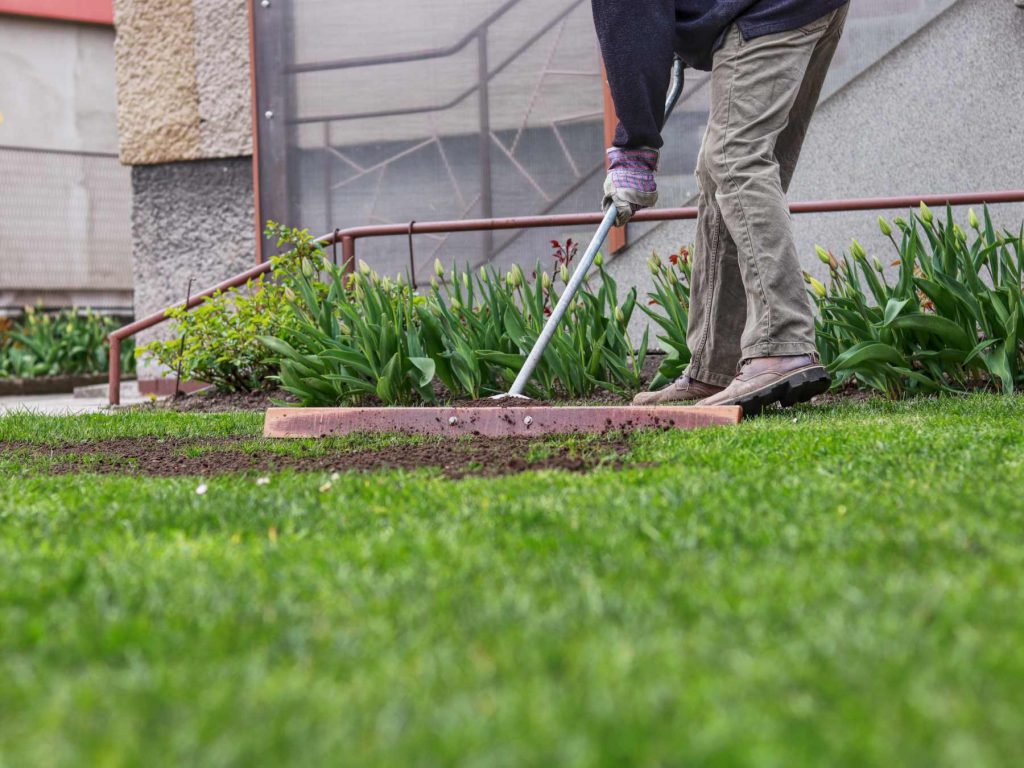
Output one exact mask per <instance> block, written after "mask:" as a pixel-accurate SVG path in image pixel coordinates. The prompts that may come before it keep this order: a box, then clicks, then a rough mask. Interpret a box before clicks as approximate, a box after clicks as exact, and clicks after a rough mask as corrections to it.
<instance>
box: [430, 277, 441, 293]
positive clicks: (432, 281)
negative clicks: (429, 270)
mask: <svg viewBox="0 0 1024 768" xmlns="http://www.w3.org/2000/svg"><path fill="white" fill-rule="evenodd" d="M438 285H439V283H438V282H437V278H436V277H432V278H430V287H431V288H433V289H434V290H435V291H436V290H437V287H438Z"/></svg>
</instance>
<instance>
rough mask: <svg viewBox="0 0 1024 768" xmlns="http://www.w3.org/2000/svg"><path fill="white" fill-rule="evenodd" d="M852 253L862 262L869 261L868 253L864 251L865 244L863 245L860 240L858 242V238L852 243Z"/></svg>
mask: <svg viewBox="0 0 1024 768" xmlns="http://www.w3.org/2000/svg"><path fill="white" fill-rule="evenodd" d="M850 254H851V255H852V256H853V258H855V259H856V260H857V261H861V262H863V261H867V258H868V255H867V253H866V252H865V251H864V246H863V245H861V244H860V242H858V241H857V240H854V241H853V242H852V243H851V244H850Z"/></svg>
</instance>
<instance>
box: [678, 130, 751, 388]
mask: <svg viewBox="0 0 1024 768" xmlns="http://www.w3.org/2000/svg"><path fill="white" fill-rule="evenodd" d="M706 148H707V135H706V134H705V140H704V143H703V145H702V147H701V152H700V155H699V156H698V158H697V173H696V176H697V185H698V189H699V191H700V192H699V196H698V199H697V210H698V215H697V239H696V242H695V243H694V248H693V273H692V279H691V284H690V315H689V327H688V329H687V333H686V340H687V344H688V345H689V347H690V353H691V356H692V357H691V360H690V365H689V367H688V368H687V375H689V376H690V377H691V378H693V379H696V380H697V381H703V382H707V383H709V384H714V385H715V386H719V387H725V386H728V385H729V383H730V382H731V381H732V380H733V377H734V376H735V375H736V366H737V364H738V363H739V361H740V336H741V334H742V333H743V326H744V325H745V323H746V314H747V310H746V294H745V292H744V289H743V278H742V275H741V274H740V265H739V257H738V253H737V250H736V243H735V241H734V240H733V238H732V235H731V234H730V233H729V229H728V228H727V227H726V226H725V222H724V221H723V219H722V209H721V208H720V207H719V206H718V201H717V200H716V198H717V195H718V185H717V184H716V183H715V180H714V178H713V176H712V174H711V172H710V170H709V167H708V162H707V152H706Z"/></svg>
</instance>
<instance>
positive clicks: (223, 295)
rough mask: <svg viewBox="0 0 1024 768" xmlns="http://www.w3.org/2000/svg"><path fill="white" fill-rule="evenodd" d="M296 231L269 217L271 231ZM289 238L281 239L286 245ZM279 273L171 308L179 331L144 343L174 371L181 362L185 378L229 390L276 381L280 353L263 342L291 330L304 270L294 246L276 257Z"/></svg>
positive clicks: (254, 387)
mask: <svg viewBox="0 0 1024 768" xmlns="http://www.w3.org/2000/svg"><path fill="white" fill-rule="evenodd" d="M285 234H288V235H289V236H290V230H285V228H283V227H281V226H280V225H278V224H276V223H274V222H269V223H268V224H267V236H268V237H283V236H284V235H285ZM285 242H290V241H287V240H281V242H279V246H280V245H284V244H285ZM271 261H272V263H273V264H274V273H273V278H269V279H264V278H263V277H259V278H257V279H255V280H251V281H249V282H248V283H247V284H246V285H245V287H244V288H243V289H242V290H229V291H223V292H218V293H216V294H214V295H213V296H211V297H210V298H208V299H207V300H206V301H204V302H203V303H202V304H200V305H199V306H198V307H196V308H195V309H193V310H191V311H188V310H186V309H185V307H184V305H182V306H179V307H175V308H174V309H171V310H169V311H168V313H167V316H168V317H170V318H173V319H174V321H175V335H174V337H173V338H171V339H169V340H167V341H153V342H150V343H149V344H147V345H145V346H144V347H141V348H140V349H139V352H138V354H139V356H140V357H143V356H145V357H148V358H149V359H151V360H155V361H156V362H158V363H160V364H161V365H163V366H164V367H165V368H167V369H168V370H170V371H177V370H178V369H179V367H180V370H181V376H182V378H183V379H186V380H190V381H202V382H206V383H208V384H213V385H214V386H216V387H217V389H218V390H220V391H223V392H251V391H255V390H259V389H263V388H265V387H267V386H270V385H273V384H274V381H273V379H272V377H274V376H276V374H277V373H278V365H277V361H276V353H274V352H273V351H271V350H270V349H268V348H267V347H266V346H265V345H263V344H261V343H260V342H259V338H260V337H261V336H266V335H274V334H277V333H281V332H283V331H284V330H285V328H286V327H287V325H288V324H289V322H290V321H291V314H290V313H289V311H288V303H287V302H288V298H287V297H288V295H289V294H290V293H291V292H292V290H293V288H292V286H294V284H295V282H296V280H297V279H298V278H299V277H300V276H301V274H302V262H301V258H300V257H299V256H297V255H296V253H295V252H294V251H289V252H288V253H286V254H284V255H282V256H275V257H273V258H272V259H271Z"/></svg>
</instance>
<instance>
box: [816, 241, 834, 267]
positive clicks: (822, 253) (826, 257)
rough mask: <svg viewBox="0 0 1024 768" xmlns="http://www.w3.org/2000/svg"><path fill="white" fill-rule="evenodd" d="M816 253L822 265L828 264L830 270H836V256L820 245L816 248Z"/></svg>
mask: <svg viewBox="0 0 1024 768" xmlns="http://www.w3.org/2000/svg"><path fill="white" fill-rule="evenodd" d="M814 252H815V253H817V254H818V259H819V260H820V261H821V263H822V264H827V265H828V266H829V268H830V269H832V270H835V268H836V266H837V264H836V258H835V256H833V255H832V254H831V253H829V252H828V251H826V250H825V249H824V248H822V247H821V246H820V245H816V246H814Z"/></svg>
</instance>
